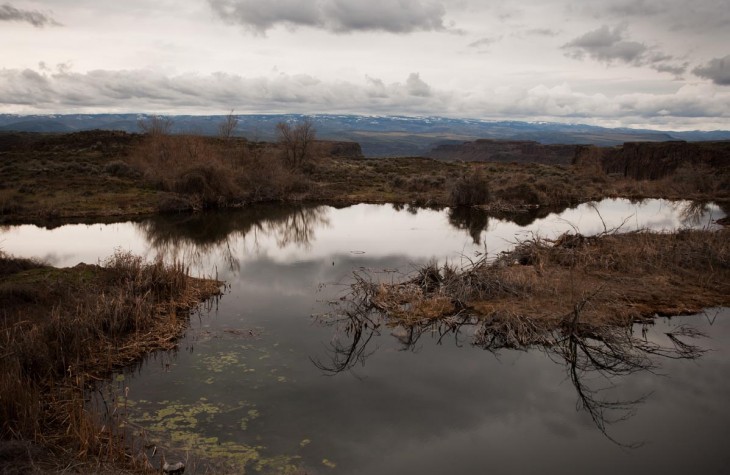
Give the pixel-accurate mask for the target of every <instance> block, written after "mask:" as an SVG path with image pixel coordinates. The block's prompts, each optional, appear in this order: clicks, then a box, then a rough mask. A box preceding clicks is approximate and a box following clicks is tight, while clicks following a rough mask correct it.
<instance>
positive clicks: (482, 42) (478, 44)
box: [467, 36, 502, 48]
mask: <svg viewBox="0 0 730 475" xmlns="http://www.w3.org/2000/svg"><path fill="white" fill-rule="evenodd" d="M501 39H502V37H501V36H492V37H485V38H481V39H478V40H476V41H473V42H471V43H469V44H468V45H467V46H468V47H469V48H484V47H486V46H490V45H493V44H494V43H496V42H498V41H499V40H501Z"/></svg>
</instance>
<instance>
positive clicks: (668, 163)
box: [573, 141, 730, 180]
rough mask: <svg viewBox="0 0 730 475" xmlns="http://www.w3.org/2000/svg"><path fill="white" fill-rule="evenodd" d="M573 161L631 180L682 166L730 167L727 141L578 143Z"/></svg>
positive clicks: (650, 177)
mask: <svg viewBox="0 0 730 475" xmlns="http://www.w3.org/2000/svg"><path fill="white" fill-rule="evenodd" d="M573 164H574V165H575V166H576V167H579V168H583V169H592V170H595V171H597V170H601V171H603V172H604V173H606V174H618V175H622V176H624V177H626V178H633V179H635V180H658V179H660V178H663V177H665V176H667V175H671V174H673V173H674V172H675V171H676V170H677V169H678V168H680V167H682V166H690V167H693V168H699V167H704V168H711V169H717V170H721V171H725V170H728V169H730V141H723V142H691V143H688V142H657V143H651V142H627V143H625V144H623V145H621V146H618V147H595V146H580V147H578V150H577V151H576V153H575V157H574V159H573Z"/></svg>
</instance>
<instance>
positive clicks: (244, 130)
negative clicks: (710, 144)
mask: <svg viewBox="0 0 730 475" xmlns="http://www.w3.org/2000/svg"><path fill="white" fill-rule="evenodd" d="M145 117H146V116H145V115H144V114H73V115H12V114H4V115H0V131H23V132H49V133H50V132H73V131H79V130H90V129H103V130H124V131H127V132H137V131H139V127H138V121H139V120H140V119H144V118H145ZM237 117H238V119H239V122H238V127H237V128H236V134H237V135H241V136H244V137H247V138H248V139H250V140H273V139H275V137H276V134H275V131H276V124H277V123H278V122H282V121H296V120H299V119H301V118H302V117H303V116H302V115H298V114H288V115H239V116H237ZM309 117H310V118H311V119H312V121H313V122H314V124H315V127H316V129H317V135H318V137H319V138H322V139H329V140H352V141H356V142H359V143H360V145H361V146H362V150H363V153H364V154H365V155H366V156H369V157H385V156H419V155H427V154H428V153H429V152H430V151H431V150H432V149H433V148H435V147H437V146H439V145H457V144H461V143H463V142H467V141H474V140H478V139H502V140H532V141H535V142H539V143H542V144H593V145H602V146H611V145H619V144H622V143H624V142H638V141H641V142H663V141H668V140H686V141H706V140H730V131H727V130H717V131H712V132H701V131H692V132H666V131H658V130H642V129H628V128H616V129H611V128H605V127H596V126H591V125H584V124H560V123H551V122H519V121H483V120H473V119H448V118H444V117H399V116H383V117H379V116H358V115H313V116H309ZM224 118H225V117H224V116H220V115H217V116H190V115H179V116H173V117H172V119H173V132H176V133H198V134H204V135H215V134H216V133H217V131H218V125H219V124H220V123H221V122H222V121H223V120H224Z"/></svg>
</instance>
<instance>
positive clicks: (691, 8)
mask: <svg viewBox="0 0 730 475" xmlns="http://www.w3.org/2000/svg"><path fill="white" fill-rule="evenodd" d="M578 8H579V9H581V10H583V11H584V12H586V13H588V14H589V15H591V16H593V17H594V18H603V19H605V18H607V17H609V18H616V19H619V20H620V21H633V20H644V21H647V22H650V23H645V24H646V25H648V26H653V27H657V28H659V29H661V30H664V31H673V32H680V31H691V32H696V33H706V32H707V31H710V30H711V31H723V32H725V34H727V25H728V23H730V9H728V8H727V0H702V1H699V2H692V3H687V2H686V1H685V0H616V1H610V2H606V1H605V0H581V2H580V6H579V7H578Z"/></svg>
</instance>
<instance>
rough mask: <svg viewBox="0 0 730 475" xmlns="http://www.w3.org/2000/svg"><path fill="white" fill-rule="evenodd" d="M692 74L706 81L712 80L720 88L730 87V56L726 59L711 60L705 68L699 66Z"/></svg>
mask: <svg viewBox="0 0 730 475" xmlns="http://www.w3.org/2000/svg"><path fill="white" fill-rule="evenodd" d="M692 72H693V73H694V74H695V75H697V76H699V77H701V78H705V79H712V82H714V83H715V84H718V85H720V86H730V54H729V55H727V56H725V57H724V58H715V59H712V60H710V62H709V63H707V64H705V65H704V66H698V67H696V68H694V69H693V70H692Z"/></svg>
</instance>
